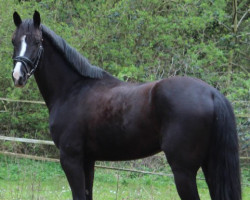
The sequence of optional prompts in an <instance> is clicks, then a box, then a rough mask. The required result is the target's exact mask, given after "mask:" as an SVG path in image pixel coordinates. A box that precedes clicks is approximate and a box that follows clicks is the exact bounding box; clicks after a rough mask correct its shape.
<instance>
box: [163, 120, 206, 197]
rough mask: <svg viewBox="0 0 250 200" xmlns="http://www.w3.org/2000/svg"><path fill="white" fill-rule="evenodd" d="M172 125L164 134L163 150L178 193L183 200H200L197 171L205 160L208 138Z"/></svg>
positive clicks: (177, 125)
mask: <svg viewBox="0 0 250 200" xmlns="http://www.w3.org/2000/svg"><path fill="white" fill-rule="evenodd" d="M204 134H205V135H206V133H203V134H200V133H198V132H197V131H195V130H192V131H189V130H188V129H184V128H182V127H180V126H179V124H175V125H174V124H172V126H171V127H170V126H168V128H167V131H164V132H163V134H162V150H163V151H164V153H165V155H166V157H167V160H168V163H169V165H170V166H171V169H172V171H173V173H174V179H175V183H176V187H177V191H178V194H179V196H180V197H181V199H182V200H199V199H200V198H199V194H198V189H197V185H196V175H197V171H198V169H199V168H200V166H201V163H202V161H203V159H204V156H205V152H206V150H205V149H206V148H207V147H206V146H207V144H206V143H207V142H206V140H207V137H206V136H204Z"/></svg>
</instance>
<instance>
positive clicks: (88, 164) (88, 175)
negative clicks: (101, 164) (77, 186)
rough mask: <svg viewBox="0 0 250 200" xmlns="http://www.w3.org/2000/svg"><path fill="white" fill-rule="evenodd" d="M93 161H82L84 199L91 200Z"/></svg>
mask: <svg viewBox="0 0 250 200" xmlns="http://www.w3.org/2000/svg"><path fill="white" fill-rule="evenodd" d="M94 168H95V161H93V160H90V159H85V160H84V174H85V184H86V199H87V200H92V199H93V182H94Z"/></svg>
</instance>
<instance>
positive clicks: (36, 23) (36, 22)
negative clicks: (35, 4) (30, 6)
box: [33, 11, 41, 28]
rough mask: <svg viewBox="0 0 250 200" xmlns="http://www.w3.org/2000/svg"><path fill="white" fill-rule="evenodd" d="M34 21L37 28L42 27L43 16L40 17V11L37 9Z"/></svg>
mask: <svg viewBox="0 0 250 200" xmlns="http://www.w3.org/2000/svg"><path fill="white" fill-rule="evenodd" d="M33 22H34V26H35V27H36V28H39V27H40V24H41V18H40V13H39V12H38V11H35V12H34V15H33Z"/></svg>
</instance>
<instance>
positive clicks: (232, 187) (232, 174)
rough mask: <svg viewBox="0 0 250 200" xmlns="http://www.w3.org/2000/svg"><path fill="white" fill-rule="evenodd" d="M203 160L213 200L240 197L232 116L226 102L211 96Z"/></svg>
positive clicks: (222, 97)
mask: <svg viewBox="0 0 250 200" xmlns="http://www.w3.org/2000/svg"><path fill="white" fill-rule="evenodd" d="M211 142H212V145H211V149H210V153H209V159H208V163H206V167H205V168H206V169H205V171H206V173H205V175H206V180H207V182H208V186H209V190H210V194H211V197H212V199H213V200H240V199H241V183H240V165H239V151H238V135H237V131H236V123H235V117H234V113H233V109H232V107H231V105H230V103H229V101H228V100H227V99H226V98H225V97H224V96H223V95H221V94H219V93H218V92H216V94H215V95H214V132H213V136H212V140H211Z"/></svg>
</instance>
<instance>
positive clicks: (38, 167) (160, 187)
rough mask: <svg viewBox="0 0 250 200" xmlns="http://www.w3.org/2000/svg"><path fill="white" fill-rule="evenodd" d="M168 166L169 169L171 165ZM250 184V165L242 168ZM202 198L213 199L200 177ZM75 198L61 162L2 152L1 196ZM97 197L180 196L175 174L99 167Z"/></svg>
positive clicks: (142, 199) (5, 199)
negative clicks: (14, 155) (10, 155)
mask: <svg viewBox="0 0 250 200" xmlns="http://www.w3.org/2000/svg"><path fill="white" fill-rule="evenodd" d="M168 170H169V169H168ZM243 174H244V176H243V179H244V180H243V181H244V182H245V183H246V184H248V185H249V168H246V169H244V170H243ZM197 182H198V188H199V194H200V197H201V199H202V200H208V199H210V197H209V194H208V190H207V186H206V184H205V182H204V181H203V180H198V181H197ZM249 194H250V188H249V186H244V187H243V199H249V198H248V197H249ZM12 199H13V200H21V199H22V200H23V199H25V200H64V199H72V197H71V191H70V188H69V186H68V183H67V180H66V178H65V175H64V173H63V171H62V169H61V167H60V165H59V163H52V162H42V161H33V160H29V159H17V158H14V157H5V156H0V200H12ZM94 199H95V200H116V199H117V200H156V199H157V200H179V197H178V194H177V192H176V189H175V185H174V181H173V178H172V177H165V176H157V175H144V174H139V173H132V172H122V171H114V170H107V169H99V168H97V169H96V171H95V182H94Z"/></svg>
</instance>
